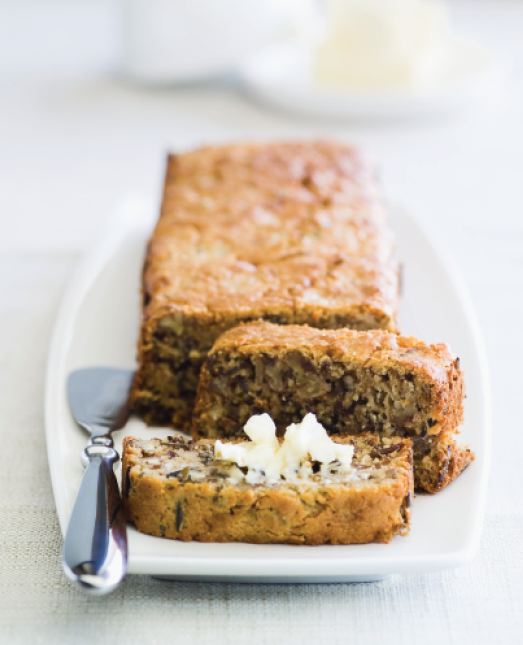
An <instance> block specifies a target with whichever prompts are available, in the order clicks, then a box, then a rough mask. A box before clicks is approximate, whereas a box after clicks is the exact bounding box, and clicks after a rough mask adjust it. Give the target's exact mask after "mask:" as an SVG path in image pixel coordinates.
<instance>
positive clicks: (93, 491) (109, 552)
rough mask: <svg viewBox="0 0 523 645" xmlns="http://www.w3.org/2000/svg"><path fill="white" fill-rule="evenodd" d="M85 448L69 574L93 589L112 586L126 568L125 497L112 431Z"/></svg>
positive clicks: (70, 530) (69, 539) (68, 550)
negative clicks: (116, 471)
mask: <svg viewBox="0 0 523 645" xmlns="http://www.w3.org/2000/svg"><path fill="white" fill-rule="evenodd" d="M95 442H96V443H92V444H90V445H89V446H87V448H86V449H85V451H84V459H85V461H86V462H87V468H86V470H85V472H84V475H83V478H82V483H81V484H80V490H79V491H78V496H77V498H76V502H75V504H74V507H73V512H72V514H71V518H70V520H69V526H68V527H67V533H66V536H65V543H64V555H63V565H64V570H65V573H66V575H67V576H68V578H70V579H71V580H73V581H74V582H77V583H78V584H79V585H80V586H81V587H82V588H83V589H85V590H86V591H88V592H91V593H93V594H98V595H100V594H105V593H109V592H110V591H112V590H113V589H114V588H115V587H117V586H118V584H119V583H120V582H121V580H122V579H123V578H124V576H125V574H126V571H127V532H126V525H125V516H124V509H123V505H122V499H121V497H120V492H119V490H118V484H117V482H116V477H115V475H114V471H113V464H114V463H115V462H116V461H117V460H118V453H117V452H116V451H115V450H114V448H113V447H112V441H111V439H110V438H109V437H106V438H105V439H102V440H100V439H98V441H97V440H96V439H95Z"/></svg>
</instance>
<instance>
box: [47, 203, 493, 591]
mask: <svg viewBox="0 0 523 645" xmlns="http://www.w3.org/2000/svg"><path fill="white" fill-rule="evenodd" d="M156 212H157V210H156V205H155V203H154V200H147V199H144V198H141V199H140V198H137V197H134V198H131V197H129V198H128V199H126V200H125V201H124V202H123V203H122V205H121V207H120V209H119V210H118V212H117V213H116V214H115V215H114V216H113V217H112V218H111V219H110V220H109V223H108V227H107V230H106V231H105V232H104V234H103V236H102V237H101V239H100V240H99V242H98V243H97V244H96V245H95V246H94V247H93V249H92V250H91V251H90V252H89V253H88V254H87V255H86V257H85V258H84V260H83V262H82V263H81V265H80V266H79V267H78V270H77V272H76V273H75V274H74V275H73V276H72V278H71V281H70V284H69V286H68V289H67V291H66V294H65V296H64V299H63V302H62V305H61V308H60V311H59V314H58V318H57V321H56V326H55V330H54V335H53V339H52V343H51V349H50V354H49V362H48V371H47V382H46V414H45V421H46V436H47V450H48V456H49V467H50V471H51V478H52V483H53V491H54V496H55V501H56V508H57V512H58V517H59V520H60V525H61V528H62V532H64V530H65V527H66V524H67V521H68V518H69V513H70V511H71V508H72V504H73V501H74V498H75V495H76V492H77V490H78V486H79V483H80V478H81V476H82V466H81V462H80V454H81V451H82V449H83V447H84V445H85V442H86V435H85V434H84V433H83V431H82V430H80V429H79V428H78V427H77V426H76V425H75V423H74V421H73V419H72V418H71V415H70V412H69V408H68V405H67V400H66V379H67V375H68V373H69V372H70V371H71V370H73V369H75V368H78V367H87V366H93V365H108V366H115V367H128V368H132V367H134V362H135V348H136V339H137V333H138V329H139V319H140V274H141V269H142V262H143V256H144V252H145V245H146V241H147V238H148V236H149V234H150V231H151V227H152V225H153V222H152V219H151V214H154V213H156ZM392 222H393V227H394V229H395V232H396V236H397V240H398V249H399V255H400V258H401V261H402V264H403V267H404V293H403V297H402V303H401V313H400V328H401V330H402V333H404V334H413V335H416V336H419V337H421V338H423V339H424V340H427V341H433V342H436V341H442V340H445V341H447V342H448V343H449V344H450V345H451V347H452V349H453V350H454V351H455V352H457V353H458V354H459V356H460V357H461V361H462V366H463V369H464V371H465V380H466V387H467V399H466V402H465V424H464V427H463V431H462V440H463V441H464V442H467V443H470V445H471V446H472V448H473V449H474V451H475V453H476V456H477V459H476V461H475V462H474V463H473V464H472V465H471V466H470V467H469V468H468V469H467V471H466V472H465V473H464V474H463V475H462V476H461V477H460V478H459V479H458V480H457V481H455V482H454V483H453V484H452V485H451V486H449V487H448V488H447V489H446V490H444V491H442V492H441V493H439V494H437V495H435V496H427V495H418V496H416V498H415V500H414V503H413V508H412V530H411V533H410V535H409V536H408V537H397V538H395V539H394V540H393V541H392V542H391V543H390V544H385V545H384V544H368V545H353V546H290V545H253V544H214V543H211V544H202V543H196V542H186V543H184V542H178V541H173V540H167V539H162V538H155V537H151V536H147V535H143V534H141V533H138V532H137V531H136V530H135V529H134V528H132V527H129V571H130V572H131V573H140V574H153V575H164V576H173V577H176V578H180V579H183V578H185V579H187V578H189V579H212V580H235V581H243V582H252V581H259V582H342V581H361V580H376V579H379V578H381V577H383V576H386V575H389V574H393V573H422V572H428V571H434V570H438V569H443V568H447V567H452V566H456V565H458V564H461V563H464V562H466V561H468V560H469V559H471V558H472V557H473V556H474V554H475V552H476V551H477V548H478V545H479V538H480V531H481V523H482V516H483V506H484V500H485V493H486V485H487V473H488V462H489V452H490V447H489V445H490V403H489V389H488V380H487V369H486V363H485V358H484V351H483V346H482V342H481V338H480V334H479V331H478V326H477V323H476V320H475V317H474V314H473V311H472V308H471V305H470V302H469V298H468V295H467V293H466V291H465V289H464V288H463V285H462V284H461V282H460V280H459V278H458V276H457V274H456V271H455V269H454V268H453V267H452V266H451V264H450V263H449V261H448V260H445V259H442V257H443V256H442V255H441V254H440V253H439V252H437V251H436V250H435V248H434V245H433V244H432V243H431V241H430V240H429V239H428V237H427V236H426V235H425V234H424V233H423V231H422V230H421V229H420V227H419V225H418V224H417V223H416V221H415V220H414V219H413V218H412V217H410V216H408V215H407V214H405V213H404V212H403V211H401V210H400V209H393V213H392ZM151 432H152V431H151V429H150V428H146V427H145V426H144V425H143V424H142V423H141V421H140V420H138V419H134V418H133V419H131V420H130V421H129V423H128V424H127V426H126V427H125V428H124V429H123V430H122V431H120V433H119V434H120V437H119V439H121V436H122V434H134V435H137V434H140V435H142V434H144V433H145V434H146V435H149V436H150V433H151ZM158 432H162V433H165V432H166V431H165V429H162V430H161V431H158Z"/></svg>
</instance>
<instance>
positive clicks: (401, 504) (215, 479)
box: [122, 435, 412, 544]
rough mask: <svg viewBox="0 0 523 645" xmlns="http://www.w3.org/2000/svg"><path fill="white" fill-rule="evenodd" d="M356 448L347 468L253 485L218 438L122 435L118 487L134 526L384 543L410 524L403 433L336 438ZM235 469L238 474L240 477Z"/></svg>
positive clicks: (168, 533) (408, 461)
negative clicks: (217, 446)
mask: <svg viewBox="0 0 523 645" xmlns="http://www.w3.org/2000/svg"><path fill="white" fill-rule="evenodd" d="M335 440H336V441H337V442H340V443H352V444H353V445H354V458H353V469H352V471H351V474H347V473H341V472H340V473H336V470H335V466H333V468H334V470H333V472H332V474H331V475H329V477H328V478H325V477H324V476H323V475H321V474H320V473H319V472H318V473H316V474H314V475H312V476H311V477H310V478H308V479H306V480H297V481H296V480H294V481H292V482H287V481H285V480H281V481H280V482H277V483H272V484H263V483H258V484H249V483H247V482H246V481H245V479H242V472H241V471H240V470H239V469H238V468H237V467H236V466H235V465H234V464H232V463H231V462H226V461H223V460H216V459H215V457H214V442H213V441H208V440H201V441H198V442H192V441H191V440H189V439H185V438H183V437H182V436H181V435H179V436H173V437H168V438H167V439H150V440H138V439H134V438H127V439H126V440H125V442H124V450H123V458H122V490H123V498H124V503H125V505H126V508H127V513H128V517H129V519H130V521H131V522H133V524H134V525H135V526H136V528H137V529H138V530H139V531H142V532H144V533H148V534H150V535H156V536H160V537H167V538H175V539H178V540H198V541H201V542H253V543H289V544H361V543H367V542H389V541H390V540H391V539H392V537H393V536H394V535H396V534H401V535H404V534H406V533H407V532H408V530H409V525H410V501H411V495H412V448H411V442H410V440H408V439H401V438H380V437H377V436H376V435H366V436H363V435H361V436H357V437H349V436H344V437H336V439H335ZM238 473H239V475H240V476H239V477H238Z"/></svg>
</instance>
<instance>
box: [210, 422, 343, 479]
mask: <svg viewBox="0 0 523 645" xmlns="http://www.w3.org/2000/svg"><path fill="white" fill-rule="evenodd" d="M244 431H245V434H246V435H247V436H248V437H249V439H250V441H243V442H240V443H223V442H222V441H220V440H218V441H216V444H215V456H216V458H217V459H223V460H225V461H231V462H233V463H235V464H237V466H238V467H239V468H247V474H246V475H245V480H246V481H247V482H248V483H251V484H257V483H261V482H269V483H271V482H277V481H279V480H280V479H285V480H287V481H293V480H300V479H307V478H309V477H310V476H311V475H312V462H319V463H320V464H322V466H321V467H320V470H321V472H322V473H323V472H325V470H324V466H325V465H326V464H332V463H333V462H337V471H338V472H348V471H350V469H351V464H352V457H353V455H354V447H353V446H351V445H348V444H339V443H336V442H334V441H332V440H331V439H330V437H329V436H328V434H327V432H326V430H325V428H324V427H323V426H322V425H321V423H319V422H318V420H317V419H316V416H315V415H314V414H311V413H309V414H307V415H305V417H304V418H303V420H302V421H301V423H292V424H291V425H290V426H288V427H287V430H286V432H285V435H284V438H283V441H282V442H280V441H278V439H277V438H276V426H275V425H274V421H273V420H272V419H271V417H270V416H269V415H268V414H266V413H264V414H255V415H253V416H252V417H251V418H250V419H249V420H248V421H247V423H246V424H245V426H244Z"/></svg>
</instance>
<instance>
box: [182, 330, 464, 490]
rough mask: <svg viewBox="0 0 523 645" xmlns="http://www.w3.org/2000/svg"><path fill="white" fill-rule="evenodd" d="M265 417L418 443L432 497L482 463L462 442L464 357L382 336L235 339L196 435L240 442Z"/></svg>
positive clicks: (226, 347)
mask: <svg viewBox="0 0 523 645" xmlns="http://www.w3.org/2000/svg"><path fill="white" fill-rule="evenodd" d="M258 412H267V413H269V414H270V415H271V417H272V418H273V419H274V420H275V422H276V424H277V426H278V427H279V428H282V427H285V426H286V425H287V424H289V423H292V422H295V421H297V420H298V419H301V418H302V416H303V415H304V414H306V413H307V412H313V413H315V414H316V416H317V417H318V420H319V421H320V422H321V423H322V424H323V425H324V426H325V428H326V429H327V431H328V432H329V433H331V434H336V433H349V434H354V433H359V432H376V433H377V434H379V435H380V436H384V437H388V436H393V435H394V436H403V437H411V438H412V439H413V447H414V477H415V484H416V487H417V488H418V489H420V490H424V491H427V492H432V493H433V492H436V491H438V490H440V489H441V488H443V487H444V486H446V485H447V484H448V483H449V482H451V481H452V480H453V479H454V478H455V477H457V475H459V473H460V472H461V471H462V470H463V469H464V468H465V467H466V466H467V465H468V464H469V463H470V461H471V460H472V459H473V455H472V453H471V451H470V450H469V449H468V448H461V447H459V446H458V445H457V444H456V442H455V441H454V434H455V433H456V432H457V431H458V428H459V425H460V423H461V421H462V417H463V377H462V373H461V370H460V367H459V359H458V358H456V357H454V356H453V355H452V354H451V352H450V351H449V349H448V347H447V346H446V345H445V344H436V345H428V344H425V343H423V342H421V341H419V340H416V339H414V338H409V337H402V336H398V335H396V334H394V333H390V332H387V331H383V330H373V331H354V330H349V329H338V330H320V329H315V328H312V327H309V326H306V325H277V324H272V323H268V322H263V321H260V322H255V323H250V324H246V325H241V326H238V327H235V328H234V329H231V330H229V331H227V332H226V333H224V334H223V335H222V336H221V337H220V338H219V339H218V340H217V341H216V343H215V344H214V346H213V348H212V349H211V351H210V353H209V356H208V358H207V361H206V362H205V364H204V366H203V368H202V372H201V376H200V383H199V388H198V396H197V399H196V406H195V411H194V417H193V434H194V436H195V437H213V438H216V437H229V436H235V435H238V434H241V432H242V427H243V424H244V423H245V421H246V420H247V419H248V418H249V416H250V415H251V414H255V413H258Z"/></svg>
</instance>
